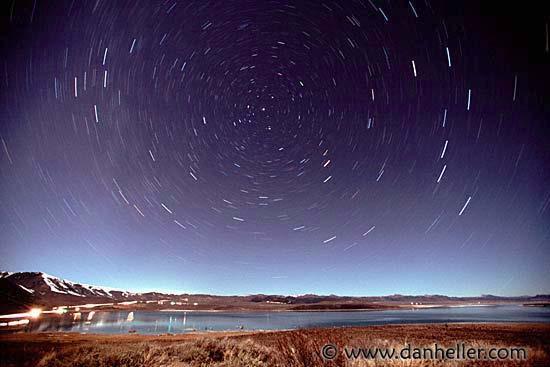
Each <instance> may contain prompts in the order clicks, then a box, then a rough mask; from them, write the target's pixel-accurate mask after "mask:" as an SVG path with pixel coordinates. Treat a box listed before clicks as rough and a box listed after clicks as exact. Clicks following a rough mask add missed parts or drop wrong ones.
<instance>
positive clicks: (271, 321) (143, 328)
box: [27, 305, 550, 334]
mask: <svg viewBox="0 0 550 367" xmlns="http://www.w3.org/2000/svg"><path fill="white" fill-rule="evenodd" d="M512 321H515V322H550V308H542V307H523V306H516V305H507V306H492V307H459V308H434V309H415V310H384V311H346V312H323V311H315V312H307V311H305V312H155V311H134V312H133V315H130V312H120V311H110V312H107V311H95V312H94V314H92V315H91V317H90V313H87V312H86V313H83V314H82V317H81V318H80V319H79V320H77V321H75V320H74V317H73V316H71V315H63V316H59V317H54V318H43V319H39V320H36V321H33V322H32V323H31V324H30V325H29V326H28V328H27V331H33V332H36V331H48V332H52V331H60V332H80V333H105V334H115V333H116V334H118V333H128V332H137V333H140V334H164V333H174V334H177V333H186V332H190V331H204V330H240V329H244V330H278V329H279V330H280V329H296V328H306V327H338V326H364V325H382V324H402V323H442V322H443V323H444V322H512Z"/></svg>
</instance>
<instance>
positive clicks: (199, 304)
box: [0, 272, 550, 313]
mask: <svg viewBox="0 0 550 367" xmlns="http://www.w3.org/2000/svg"><path fill="white" fill-rule="evenodd" d="M548 302H550V295H536V296H522V297H499V296H493V295H483V296H480V297H449V296H444V295H422V296H410V295H399V294H397V295H389V296H367V297H350V296H336V295H328V296H324V295H315V294H306V295H300V296H282V295H265V294H256V295H247V296H216V295H206V294H179V295H175V294H165V293H160V292H147V293H135V292H128V291H124V290H120V289H115V288H108V287H100V286H95V285H88V284H82V283H76V282H73V281H69V280H65V279H61V278H58V277H55V276H53V275H49V274H46V273H42V272H19V273H9V272H0V313H11V312H18V311H25V310H28V309H29V308H30V307H33V306H35V307H36V306H39V307H46V308H48V307H54V306H62V305H63V306H74V305H86V304H96V305H97V304H104V305H106V307H107V306H112V307H122V306H124V305H135V304H138V303H139V304H140V305H141V306H140V307H141V309H152V308H153V307H157V308H159V307H163V308H166V307H168V306H170V307H169V308H179V309H196V310H297V311H303V310H356V309H381V308H397V307H423V306H449V305H460V304H500V303H522V304H526V303H528V304H542V303H548ZM158 305H160V306H158ZM134 307H136V308H138V307H137V306H134ZM145 307H148V308H145Z"/></svg>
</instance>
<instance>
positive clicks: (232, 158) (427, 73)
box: [0, 0, 550, 295]
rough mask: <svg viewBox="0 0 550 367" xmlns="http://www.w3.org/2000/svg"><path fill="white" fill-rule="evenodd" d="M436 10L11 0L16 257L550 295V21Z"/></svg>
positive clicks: (9, 208)
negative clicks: (549, 129)
mask: <svg viewBox="0 0 550 367" xmlns="http://www.w3.org/2000/svg"><path fill="white" fill-rule="evenodd" d="M441 3H447V4H439V2H438V3H433V4H432V3H430V2H428V1H425V0H414V1H411V2H408V1H391V2H390V1H382V0H372V1H369V0H364V1H363V0H342V1H335V0H326V1H313V0H307V1H306V0H304V1H282V0H271V1H259V0H247V1H244V0H242V1H233V0H228V1H206V0H202V1H174V0H168V1H138V0H133V1H106V0H97V1H86V2H85V1H74V2H70V1H41V0H34V1H20V0H10V1H3V4H2V25H1V35H2V43H1V48H0V69H1V70H0V85H1V86H0V268H1V269H3V270H9V271H45V272H47V273H51V274H54V275H57V276H60V277H63V278H67V279H70V280H74V281H78V282H84V283H91V284H99V285H108V286H113V287H119V288H125V289H132V290H146V289H158V290H176V291H188V292H201V293H216V294H249V293H260V292H261V293H278V294H303V293H318V294H330V293H334V294H341V295H385V294H394V293H406V294H427V293H439V294H448V295H479V294H487V293H492V294H502V295H520V294H537V293H544V292H549V291H550V287H549V286H550V267H549V266H548V264H550V247H549V246H550V225H549V223H550V170H549V169H548V168H549V166H548V162H550V149H549V148H548V147H549V143H548V141H549V138H550V134H548V123H549V118H548V116H549V114H548V107H547V105H548V104H549V103H548V101H549V98H548V90H547V89H548V85H550V72H549V68H548V65H549V63H548V62H549V60H550V54H549V45H548V43H549V41H548V27H549V18H548V17H546V18H545V17H542V16H540V17H537V16H536V15H535V16H532V17H531V18H523V19H522V18H521V17H520V18H518V17H511V16H510V17H503V16H499V17H495V16H491V15H488V14H490V13H487V12H486V11H485V10H486V9H482V10H480V9H478V8H476V6H474V5H469V3H468V5H464V4H463V3H461V4H458V3H459V2H454V5H449V4H448V2H441ZM535 13H536V12H535ZM526 22H527V24H526Z"/></svg>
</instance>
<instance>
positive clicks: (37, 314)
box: [28, 308, 42, 319]
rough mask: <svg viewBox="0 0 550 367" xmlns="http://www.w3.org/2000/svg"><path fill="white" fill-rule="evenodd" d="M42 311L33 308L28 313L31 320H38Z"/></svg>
mask: <svg viewBox="0 0 550 367" xmlns="http://www.w3.org/2000/svg"><path fill="white" fill-rule="evenodd" d="M41 313H42V310H41V309H40V308H33V309H31V310H30V311H29V312H28V315H29V317H30V318H33V319H37V318H39V317H40V314H41Z"/></svg>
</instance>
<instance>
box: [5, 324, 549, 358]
mask: <svg viewBox="0 0 550 367" xmlns="http://www.w3.org/2000/svg"><path fill="white" fill-rule="evenodd" d="M457 342H461V343H464V344H466V345H468V346H470V347H476V348H478V347H482V348H491V347H499V348H500V347H525V348H526V349H527V353H528V359H527V360H524V361H517V360H516V361H511V360H507V361H503V360H500V361H480V360H468V361H449V360H447V361H441V360H414V361H413V360H381V359H377V360H369V361H367V360H354V361H352V360H347V359H346V358H345V356H344V355H343V353H339V354H338V355H337V357H336V358H335V359H334V360H330V361H327V360H324V359H323V358H322V356H321V353H320V350H321V348H322V346H323V345H325V344H326V343H332V344H334V345H336V346H338V348H339V349H341V348H343V347H344V346H350V347H370V348H373V347H379V348H401V347H403V346H405V345H407V344H411V345H412V346H413V347H424V346H428V347H429V346H433V345H434V343H437V344H438V345H440V346H454V345H456V343H457ZM385 365H390V366H471V365H476V366H495V367H496V366H549V365H550V325H548V324H436V325H433V324H431V325H426V324H424V325H388V326H372V327H353V328H323V329H304V330H293V331H277V332H231V333H221V332H219V333H196V334H185V335H162V336H142V335H81V334H62V333H59V334H15V335H3V336H0V366H42V367H69V366H71V367H72V366H74V367H76V366H79V367H92V366H93V367H122V366H126V367H131V366H132V367H133V366H150V367H153V366H155V367H157V366H173V367H176V366H178V367H184V366H225V367H236V366H251V367H256V366H258V367H259V366H304V367H305V366H308V367H309V366H311V367H316V366H327V367H329V366H354V367H355V366H357V367H359V366H385Z"/></svg>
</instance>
